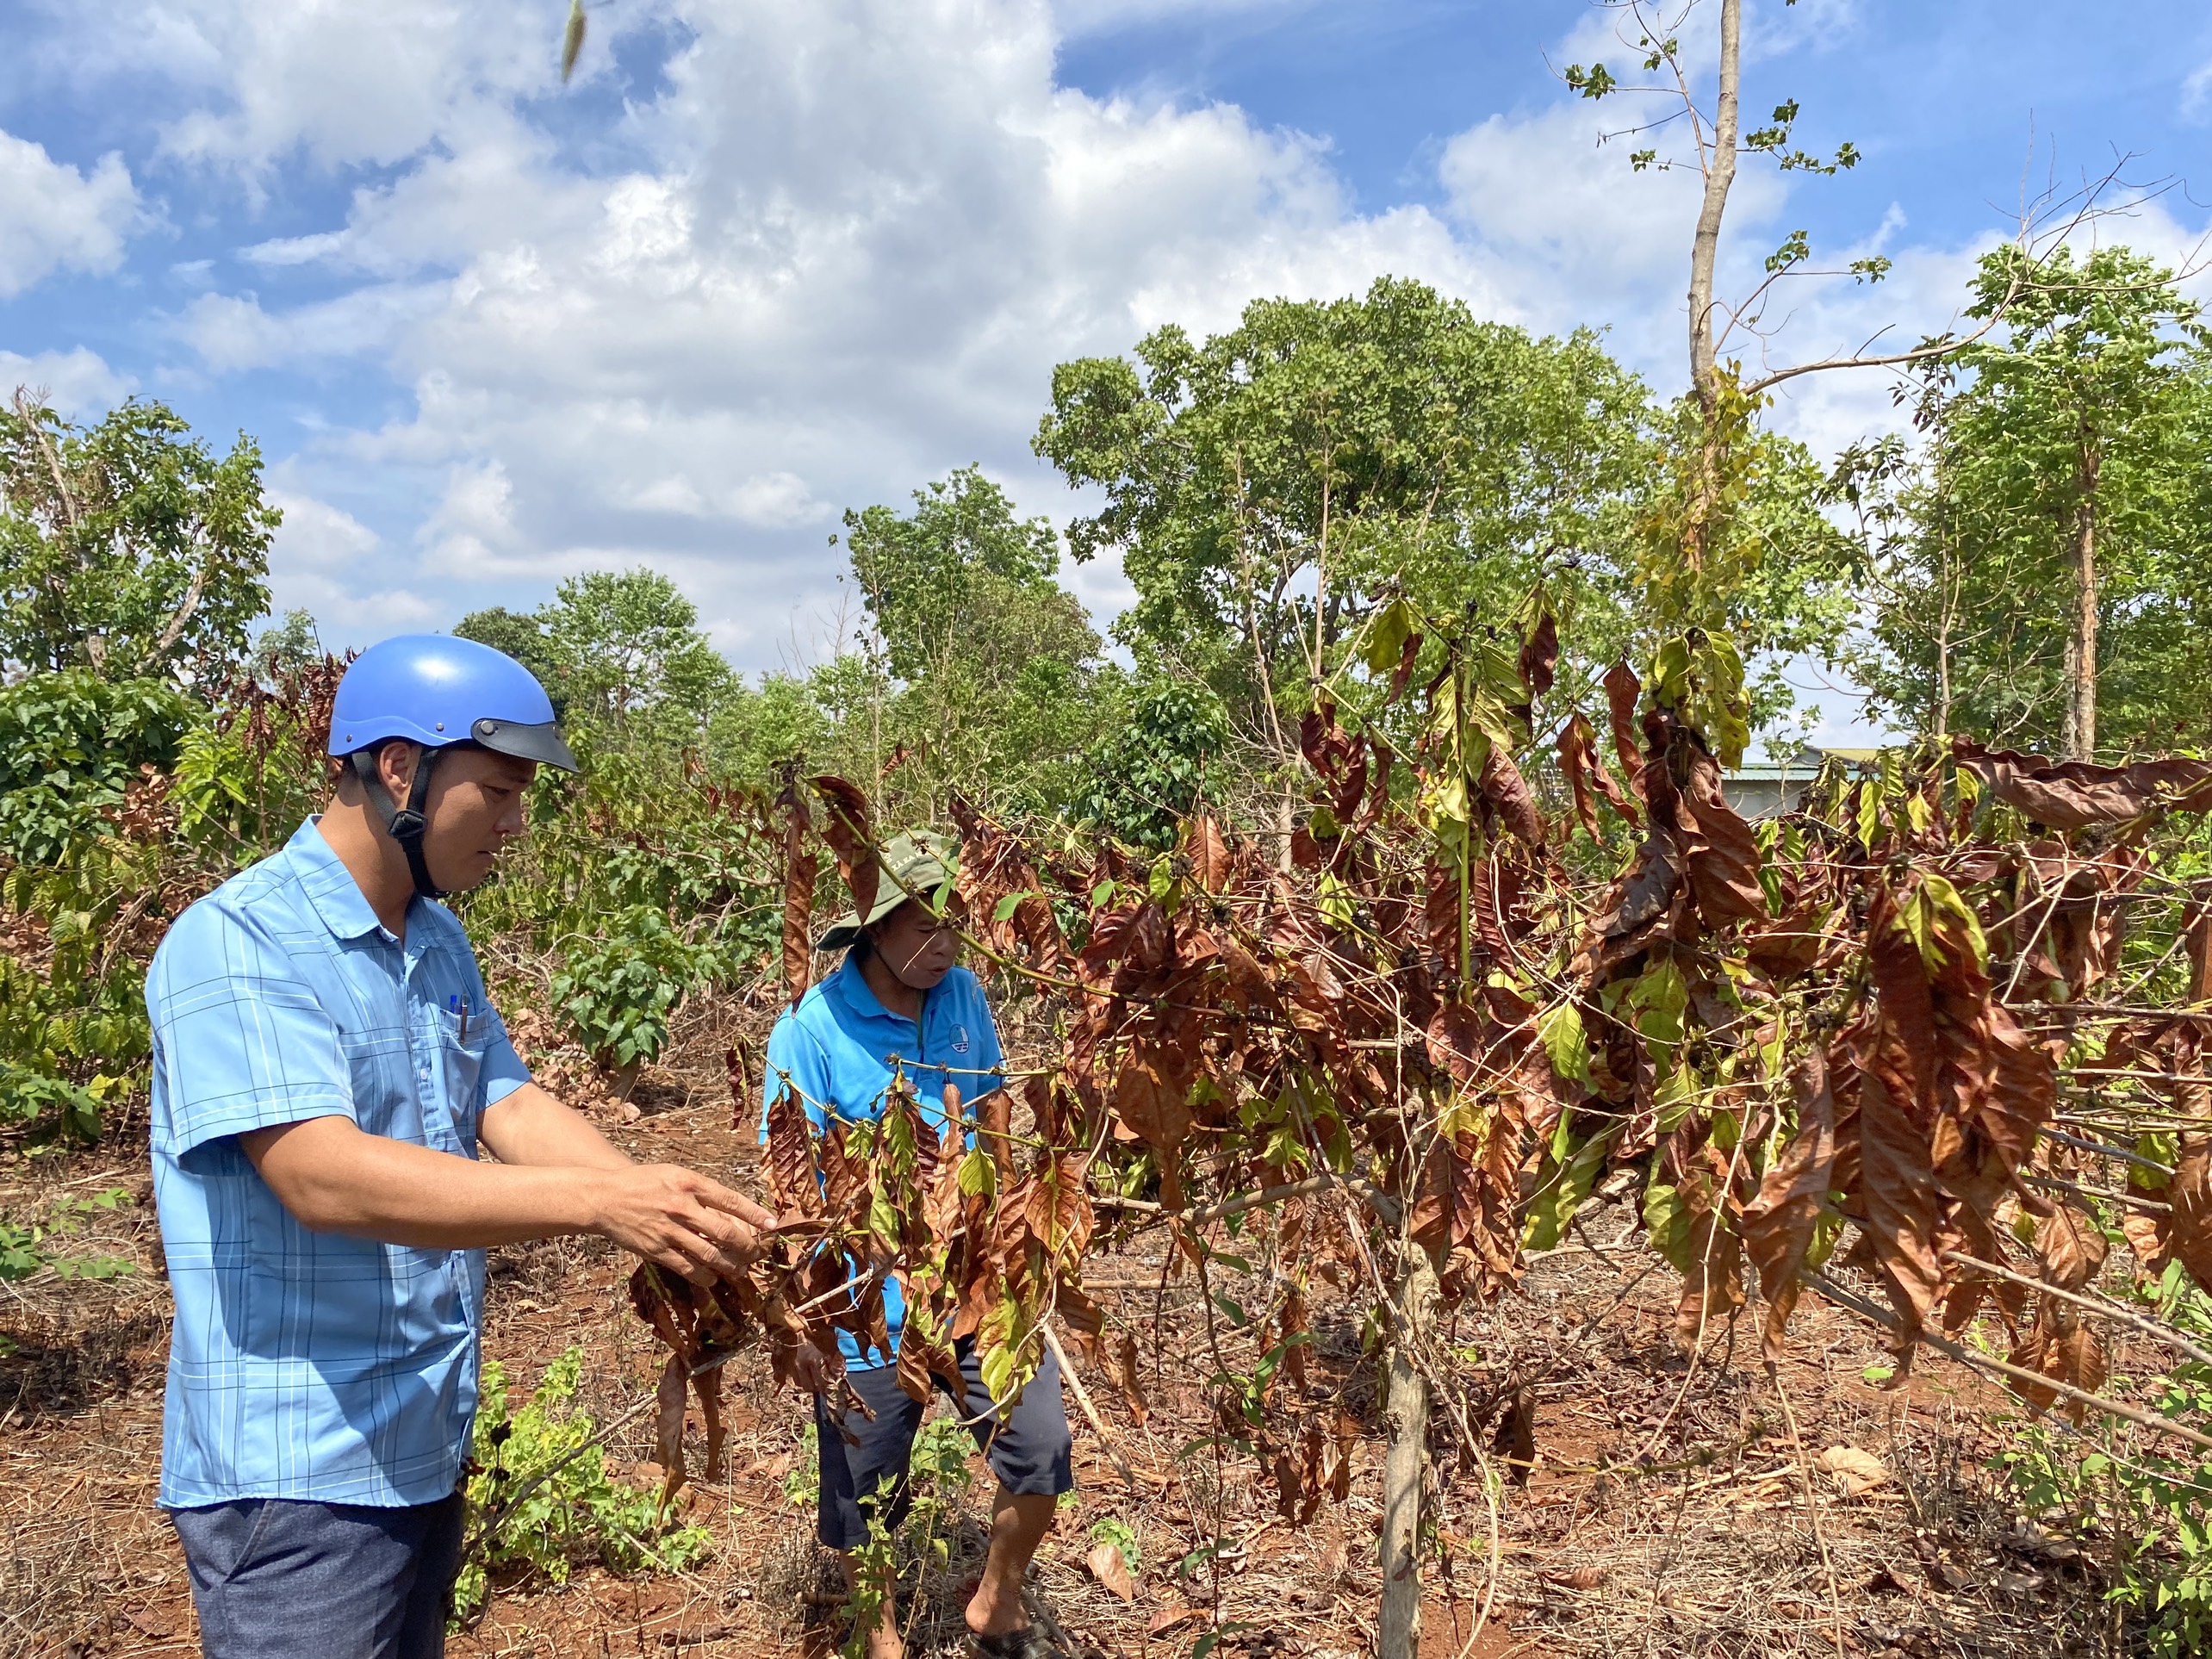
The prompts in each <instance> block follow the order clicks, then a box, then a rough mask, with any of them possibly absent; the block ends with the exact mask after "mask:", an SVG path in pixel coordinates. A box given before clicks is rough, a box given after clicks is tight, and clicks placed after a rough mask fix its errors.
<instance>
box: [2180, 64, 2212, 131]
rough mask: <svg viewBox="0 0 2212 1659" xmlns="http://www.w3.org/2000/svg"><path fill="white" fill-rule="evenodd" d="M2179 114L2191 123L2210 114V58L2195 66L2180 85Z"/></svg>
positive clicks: (2211, 96) (2211, 110)
mask: <svg viewBox="0 0 2212 1659" xmlns="http://www.w3.org/2000/svg"><path fill="white" fill-rule="evenodd" d="M2181 113H2182V114H2183V115H2186V116H2187V117H2188V118H2189V119H2190V120H2191V121H2202V120H2203V119H2204V117H2205V115H2207V114H2208V113H2212V58H2207V59H2205V60H2204V61H2203V63H2201V64H2199V65H2196V68H2195V69H2194V70H2192V71H2190V75H2189V78H2188V79H2187V80H2185V81H2184V82H2183V83H2182V84H2181Z"/></svg>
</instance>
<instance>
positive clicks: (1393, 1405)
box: [1376, 1248, 1437, 1659]
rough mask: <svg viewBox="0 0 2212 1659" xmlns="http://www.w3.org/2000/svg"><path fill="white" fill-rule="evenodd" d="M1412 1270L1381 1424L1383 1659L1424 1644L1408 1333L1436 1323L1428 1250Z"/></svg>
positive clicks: (1402, 1287) (1421, 1438) (1420, 1396)
mask: <svg viewBox="0 0 2212 1659" xmlns="http://www.w3.org/2000/svg"><path fill="white" fill-rule="evenodd" d="M1408 1253H1409V1254H1410V1255H1411V1257H1412V1258H1413V1265H1412V1266H1411V1267H1410V1268H1409V1269H1407V1271H1406V1272H1405V1273H1404V1274H1403V1275H1402V1276H1401V1277H1400V1278H1399V1280H1398V1289H1397V1295H1396V1298H1395V1300H1396V1302H1397V1313H1398V1318H1397V1325H1398V1329H1399V1331H1400V1333H1401V1335H1400V1337H1399V1339H1398V1340H1396V1341H1395V1342H1393V1343H1392V1344H1391V1345H1390V1350H1389V1356H1388V1357H1387V1358H1386V1359H1385V1361H1384V1366H1385V1371H1384V1376H1385V1381H1386V1386H1387V1389H1388V1392H1387V1393H1386V1394H1385V1395H1384V1396H1383V1419H1384V1421H1385V1422H1386V1423H1387V1424H1388V1425H1389V1434H1390V1442H1389V1453H1388V1455H1387V1456H1386V1457H1385V1458H1384V1460H1383V1543H1382V1566H1383V1612H1382V1619H1381V1625H1380V1628H1379V1629H1378V1631H1377V1632H1376V1654H1377V1655H1378V1656H1379V1659H1414V1656H1415V1655H1417V1654H1418V1653H1419V1652H1420V1645H1421V1575H1420V1544H1421V1469H1422V1464H1423V1463H1424V1462H1425V1460H1426V1457H1427V1452H1428V1420H1429V1397H1428V1383H1427V1382H1426V1379H1424V1378H1423V1376H1421V1373H1420V1369H1419V1368H1418V1367H1417V1366H1415V1365H1414V1363H1413V1361H1412V1359H1411V1358H1409V1357H1408V1356H1407V1352H1406V1339H1405V1335H1404V1333H1414V1332H1426V1331H1427V1330H1428V1329H1429V1328H1430V1327H1432V1325H1433V1324H1434V1323H1435V1317H1436V1299H1437V1283H1436V1270H1435V1269H1434V1268H1432V1267H1431V1266H1430V1265H1429V1258H1428V1252H1426V1251H1423V1250H1420V1249H1418V1248H1416V1249H1414V1250H1412V1251H1411V1252H1408Z"/></svg>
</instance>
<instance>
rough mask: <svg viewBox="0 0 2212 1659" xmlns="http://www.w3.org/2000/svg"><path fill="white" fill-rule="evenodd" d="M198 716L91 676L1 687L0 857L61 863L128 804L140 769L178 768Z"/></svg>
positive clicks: (179, 702) (142, 688)
mask: <svg viewBox="0 0 2212 1659" xmlns="http://www.w3.org/2000/svg"><path fill="white" fill-rule="evenodd" d="M191 716H192V706H191V705H190V703H188V702H187V701H186V700H185V699H184V698H183V696H182V695H181V694H180V693H177V691H176V690H175V689H174V688H173V687H169V686H166V685H164V684H162V683H160V682H159V681H157V680H121V681H112V680H103V679H101V678H100V676H99V675H97V674H94V673H92V672H90V670H89V669H84V668H71V669H67V670H65V671H63V672H62V673H59V674H32V675H30V676H28V678H27V679H25V680H22V681H21V682H19V683H18V684H16V685H13V686H8V687H0V854H5V855H6V856H7V857H9V858H11V859H13V860H15V861H16V862H17V863H19V864H51V863H53V861H56V860H57V859H59V858H60V857H61V856H62V854H63V853H64V852H65V849H66V848H68V847H69V845H70V843H71V842H73V841H75V840H77V839H78V838H79V837H80V836H84V835H86V834H88V833H90V831H91V830H92V829H94V828H95V827H96V825H97V823H99V817H100V814H101V813H102V812H103V811H105V810H106V809H108V808H109V807H113V806H117V805H121V803H122V799H123V792H124V790H125V789H126V788H127V787H128V786H130V785H131V784H133V783H134V782H136V781H137V780H138V777H139V768H140V767H142V766H152V767H160V768H163V769H166V768H168V767H170V766H171V765H172V764H174V763H175V761H176V758H177V745H178V743H180V742H181V741H182V739H183V736H184V732H185V730H186V728H187V726H189V725H190V722H191Z"/></svg>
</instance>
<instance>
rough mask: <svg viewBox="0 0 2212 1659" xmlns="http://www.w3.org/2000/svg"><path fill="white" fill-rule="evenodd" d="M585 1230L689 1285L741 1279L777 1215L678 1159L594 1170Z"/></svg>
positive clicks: (763, 1249) (756, 1255)
mask: <svg viewBox="0 0 2212 1659" xmlns="http://www.w3.org/2000/svg"><path fill="white" fill-rule="evenodd" d="M593 1182H594V1192H593V1221H592V1227H591V1231H592V1232H593V1233H598V1234H600V1236H601V1237H602V1238H606V1239H612V1240H613V1241H614V1242H615V1243H617V1244H618V1245H620V1246H622V1247H623V1248H624V1250H628V1251H631V1252H635V1253H636V1254H637V1255H640V1256H643V1258H645V1259H646V1260H647V1261H649V1262H654V1263H656V1264H659V1265H660V1266H662V1267H665V1268H667V1269H668V1270H669V1271H671V1272H674V1273H680V1274H681V1275H682V1276H683V1277H685V1278H687V1279H689V1280H690V1281H691V1282H692V1283H693V1284H696V1285H700V1286H706V1285H711V1284H712V1283H714V1282H715V1281H716V1280H717V1279H733V1280H734V1279H736V1278H740V1277H743V1275H744V1271H745V1270H746V1268H747V1267H749V1266H750V1265H751V1264H753V1263H754V1262H756V1261H758V1260H759V1259H760V1258H761V1255H762V1254H763V1253H764V1252H765V1249H766V1246H764V1245H763V1244H762V1243H761V1233H763V1232H766V1231H767V1230H769V1229H770V1228H773V1227H774V1226H775V1224H776V1218H775V1217H774V1215H770V1214H769V1213H768V1212H767V1210H765V1209H761V1207H760V1205H758V1204H756V1203H755V1202H753V1201H752V1200H751V1199H750V1198H748V1197H746V1196H745V1195H744V1194H743V1193H741V1192H732V1191H731V1190H730V1189H729V1188H728V1187H725V1186H724V1185H723V1184H721V1183H720V1182H719V1181H714V1180H710V1179H709V1178H708V1177H705V1176H704V1175H701V1174H699V1172H698V1171H696V1170H687V1169H685V1168H684V1167H682V1166H681V1165H677V1164H633V1165H628V1166H627V1167H625V1168H622V1169H613V1170H598V1171H593Z"/></svg>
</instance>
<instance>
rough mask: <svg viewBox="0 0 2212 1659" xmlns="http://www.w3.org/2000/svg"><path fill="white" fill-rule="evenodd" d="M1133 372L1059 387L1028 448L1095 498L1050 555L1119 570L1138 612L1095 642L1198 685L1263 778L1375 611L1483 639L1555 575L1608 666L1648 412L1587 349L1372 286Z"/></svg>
mask: <svg viewBox="0 0 2212 1659" xmlns="http://www.w3.org/2000/svg"><path fill="white" fill-rule="evenodd" d="M1135 358H1136V361H1135V362H1134V363H1131V362H1129V361H1128V360H1125V359H1123V358H1120V357H1091V358H1084V359H1082V360H1080V361H1077V362H1073V363H1062V364H1061V365H1059V368H1057V369H1056V370H1054V371H1053V407H1052V412H1051V413H1049V414H1047V416H1046V417H1045V419H1044V421H1043V423H1042V425H1041V426H1040V427H1039V429H1038V432H1037V437H1036V440H1035V447H1036V450H1037V451H1038V453H1039V454H1041V455H1042V456H1044V457H1046V458H1047V459H1048V460H1050V461H1051V462H1052V463H1053V464H1054V465H1055V466H1057V467H1058V468H1059V469H1060V471H1061V472H1062V473H1063V474H1065V475H1066V477H1067V479H1068V481H1069V482H1071V483H1072V484H1078V485H1093V486H1097V487H1098V488H1101V489H1103V491H1104V493H1105V497H1106V500H1105V505H1104V506H1103V507H1102V508H1101V509H1100V511H1098V512H1097V513H1094V514H1091V515H1090V516H1088V517H1084V518H1080V519H1077V520H1076V521H1075V522H1074V524H1073V525H1072V526H1071V527H1070V531H1069V537H1070V540H1071V542H1072V545H1073V549H1074V551H1075V554H1076V556H1077V557H1078V558H1085V559H1087V558H1090V557H1094V556H1097V554H1099V553H1100V552H1102V551H1107V550H1111V551H1113V552H1115V553H1118V554H1119V555H1120V557H1121V562H1122V569H1123V570H1124V572H1125V573H1126V574H1127V575H1128V577H1129V579H1130V581H1132V582H1133V583H1134V585H1135V587H1136V590H1137V600H1136V603H1135V605H1134V606H1133V607H1132V608H1131V609H1130V610H1129V611H1128V612H1127V613H1126V614H1125V615H1124V616H1123V617H1122V620H1121V621H1120V622H1119V623H1118V624H1116V627H1115V631H1116V633H1117V634H1118V635H1119V636H1120V637H1122V639H1123V640H1125V641H1126V642H1127V643H1128V644H1129V645H1130V646H1131V647H1132V648H1133V649H1134V650H1135V651H1136V653H1137V656H1138V658H1139V662H1140V665H1144V666H1146V667H1151V666H1158V667H1159V668H1165V669H1167V670H1169V671H1173V672H1181V673H1184V674H1196V675H1198V676H1202V677H1203V678H1204V679H1205V680H1208V681H1209V682H1210V683H1211V685H1212V686H1213V687H1215V690H1216V691H1217V692H1218V693H1220V694H1221V697H1222V699H1223V700H1224V702H1225V704H1226V705H1227V711H1228V712H1229V715H1230V717H1231V718H1232V719H1233V722H1234V723H1235V724H1236V725H1237V727H1238V728H1239V729H1240V730H1241V731H1242V732H1243V733H1244V734H1245V735H1246V736H1247V737H1249V738H1253V739H1256V740H1258V742H1259V743H1262V745H1263V746H1264V747H1265V748H1268V749H1273V750H1274V751H1275V752H1276V753H1277V755H1278V756H1279V755H1283V754H1284V753H1286V752H1287V750H1288V749H1289V724H1288V721H1289V717H1290V716H1291V715H1292V714H1294V713H1295V711H1296V709H1297V708H1298V707H1300V706H1302V705H1303V703H1304V701H1305V700H1306V699H1307V696H1308V689H1307V688H1308V686H1309V685H1310V683H1311V682H1312V680H1314V678H1316V677H1317V676H1319V675H1320V674H1325V673H1326V672H1327V671H1328V665H1329V661H1330V660H1332V659H1333V658H1334V657H1335V656H1338V655H1339V648H1340V646H1341V644H1342V643H1343V642H1344V641H1345V639H1346V638H1347V637H1348V635H1349V633H1350V632H1351V630H1352V629H1353V628H1354V627H1355V626H1356V625H1357V624H1358V621H1359V620H1360V618H1362V617H1363V615H1364V613H1365V612H1366V611H1367V610H1368V609H1369V608H1370V606H1372V605H1373V604H1374V603H1375V602H1376V600H1377V599H1378V598H1379V597H1380V596H1382V595H1383V594H1384V593H1389V592H1390V591H1393V590H1402V591H1405V592H1407V593H1408V595H1409V596H1410V597H1412V598H1414V600H1416V601H1417V602H1418V603H1420V605H1421V606H1423V607H1424V608H1425V609H1427V610H1430V611H1444V610H1454V611H1456V610H1458V609H1460V608H1462V607H1463V606H1470V605H1471V606H1474V607H1475V608H1476V611H1477V612H1478V613H1479V614H1482V615H1485V616H1494V617H1496V618H1501V619H1502V618H1506V617H1507V616H1509V615H1510V614H1512V612H1513V610H1514V609H1515V608H1516V606H1517V605H1518V602H1519V599H1520V597H1521V596H1522V595H1524V594H1525V593H1526V591H1527V589H1528V588H1529V587H1530V586H1531V585H1532V583H1533V582H1534V581H1536V580H1537V579H1538V577H1539V575H1543V574H1544V572H1546V571H1547V570H1550V571H1553V572H1556V573H1563V578H1564V581H1565V582H1566V584H1567V585H1568V586H1569V587H1573V588H1576V589H1581V590H1588V591H1589V592H1590V593H1593V594H1595V595H1600V596H1601V597H1602V600H1603V603H1602V604H1601V605H1600V606H1598V607H1596V609H1597V610H1598V611H1599V612H1602V613H1603V615H1602V618H1600V617H1593V618H1590V620H1591V621H1592V622H1593V624H1597V625H1594V628H1593V629H1592V631H1591V632H1590V634H1589V635H1588V636H1587V637H1589V639H1590V641H1591V646H1592V649H1593V650H1594V653H1595V654H1599V655H1602V654H1604V653H1606V652H1608V651H1611V650H1613V649H1619V646H1620V645H1621V644H1622V643H1625V641H1624V640H1623V638H1622V629H1623V627H1624V626H1625V621H1626V617H1627V608H1626V600H1627V594H1626V592H1625V587H1623V585H1622V582H1621V569H1622V563H1621V558H1622V554H1623V550H1625V547H1626V546H1627V544H1628V541H1629V538H1630V535H1631V521H1630V510H1631V506H1632V504H1633V502H1634V500H1635V499H1636V498H1637V494H1638V493H1639V490H1640V488H1641V487H1642V482H1643V477H1644V475H1645V473H1646V471H1647V469H1648V468H1649V465H1650V407H1649V400H1648V398H1647V396H1646V395H1645V393H1644V390H1643V387H1642V386H1641V385H1640V384H1639V383H1638V382H1637V380H1636V379H1635V377H1634V376H1631V375H1629V374H1627V373H1625V371H1623V370H1621V369H1620V368H1619V365H1617V364H1616V363H1613V362H1612V359H1611V358H1610V357H1607V356H1606V353H1605V351H1603V350H1602V349H1601V347H1600V345H1599V343H1598V339H1597V337H1596V336H1595V335H1594V334H1591V333H1589V332H1577V333H1575V334H1574V335H1572V336H1570V337H1569V338H1568V339H1564V340H1560V339H1536V338H1534V337H1532V336H1531V335H1529V334H1528V333H1526V332H1525V331H1523V330H1520V329H1518V328H1513V327H1508V326H1503V325H1500V324H1495V323H1485V322H1478V321H1477V320H1476V319H1475V318H1474V316H1473V315H1472V314H1471V313H1469V310H1468V309H1467V308H1466V307H1465V306H1463V305H1462V304H1460V303H1459V302H1458V301H1451V300H1446V299H1444V298H1442V297H1441V296H1439V295H1437V294H1436V293H1435V292H1434V291H1433V290H1432V289H1428V288H1426V287H1424V286H1423V285H1421V284H1420V283H1411V282H1401V281H1395V280H1387V279H1386V280H1384V281H1381V282H1378V283H1376V284H1375V285H1374V286H1373V287H1372V288H1371V289H1369V291H1368V293H1367V295H1365V297H1364V298H1360V299H1345V300H1339V301H1328V302H1315V301H1287V300H1270V301H1258V302H1256V303H1254V304H1253V305H1252V306H1249V307H1247V308H1246V311H1245V313H1244V315H1243V318H1242V320H1240V323H1239V324H1238V326H1236V327H1235V328H1234V329H1233V330H1231V331H1230V332H1227V333H1226V334H1223V335H1220V336H1217V337H1215V338H1213V339H1209V340H1206V341H1205V342H1203V343H1202V344H1201V343H1198V342H1195V341H1193V340H1192V339H1190V336H1189V335H1187V334H1186V333H1184V331H1183V330H1181V329H1180V328H1177V327H1172V326H1171V327H1165V328H1162V329H1159V330H1157V331H1156V332H1153V333H1152V334H1150V335H1148V336H1146V338H1145V339H1143V340H1142V341H1141V342H1140V343H1139V344H1138V345H1137V347H1136V351H1135ZM1317 600H1318V605H1317Z"/></svg>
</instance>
